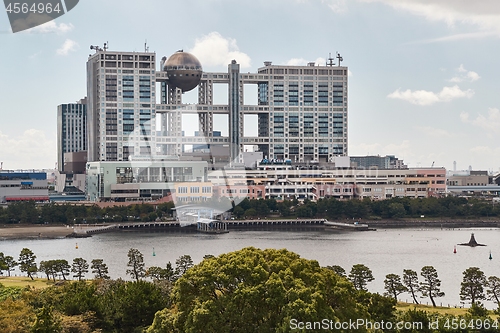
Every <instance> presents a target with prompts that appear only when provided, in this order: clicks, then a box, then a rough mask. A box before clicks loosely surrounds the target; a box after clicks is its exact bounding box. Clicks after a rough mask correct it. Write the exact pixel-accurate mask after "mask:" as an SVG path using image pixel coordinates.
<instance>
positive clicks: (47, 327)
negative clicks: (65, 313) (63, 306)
mask: <svg viewBox="0 0 500 333" xmlns="http://www.w3.org/2000/svg"><path fill="white" fill-rule="evenodd" d="M61 331H62V328H61V321H60V319H59V318H58V317H56V315H55V314H54V313H53V311H52V307H50V306H44V307H42V308H41V309H40V310H38V312H37V313H36V319H35V323H34V324H33V326H32V327H31V332H32V333H59V332H61Z"/></svg>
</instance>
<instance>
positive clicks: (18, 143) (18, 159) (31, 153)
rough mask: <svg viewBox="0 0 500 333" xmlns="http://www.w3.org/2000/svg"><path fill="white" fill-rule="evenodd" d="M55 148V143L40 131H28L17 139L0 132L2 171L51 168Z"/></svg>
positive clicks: (54, 157)
mask: <svg viewBox="0 0 500 333" xmlns="http://www.w3.org/2000/svg"><path fill="white" fill-rule="evenodd" d="M55 146H56V143H55V141H52V140H49V139H47V137H46V136H45V133H44V132H43V131H40V130H36V129H29V130H26V131H24V133H22V134H21V135H19V136H17V137H11V136H9V135H7V134H3V133H2V132H0V156H1V159H2V161H4V169H27V168H33V167H37V166H44V167H46V168H51V167H53V166H54V162H55V159H56V156H55V155H54V152H55V149H54V147H55ZM7 161H9V162H7Z"/></svg>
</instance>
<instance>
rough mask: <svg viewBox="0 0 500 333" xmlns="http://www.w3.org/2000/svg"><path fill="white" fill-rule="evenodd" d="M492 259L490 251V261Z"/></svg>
mask: <svg viewBox="0 0 500 333" xmlns="http://www.w3.org/2000/svg"><path fill="white" fill-rule="evenodd" d="M491 259H493V257H492V256H491V251H490V260H491Z"/></svg>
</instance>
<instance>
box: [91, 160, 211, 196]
mask: <svg viewBox="0 0 500 333" xmlns="http://www.w3.org/2000/svg"><path fill="white" fill-rule="evenodd" d="M207 169H208V165H207V162H204V161H154V162H151V161H133V162H124V161H121V162H120V161H119V162H110V161H107V162H89V163H87V177H86V194H87V200H89V201H129V200H137V201H145V200H156V199H159V198H162V197H165V196H167V195H170V194H172V193H175V190H176V187H178V186H179V185H178V183H187V182H192V183H196V184H199V183H203V182H205V181H206V179H207ZM176 184H177V185H176ZM183 186H187V185H183ZM194 186H195V185H193V187H194ZM198 187H200V185H198ZM200 191H203V189H202V190H200ZM211 191H212V190H211V189H210V196H211ZM200 193H203V192H200Z"/></svg>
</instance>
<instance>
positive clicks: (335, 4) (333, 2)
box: [321, 0, 347, 14]
mask: <svg viewBox="0 0 500 333" xmlns="http://www.w3.org/2000/svg"><path fill="white" fill-rule="evenodd" d="M321 3H324V4H326V5H327V6H328V8H330V9H331V10H333V12H335V13H337V14H344V13H346V12H347V4H346V0H321Z"/></svg>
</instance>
